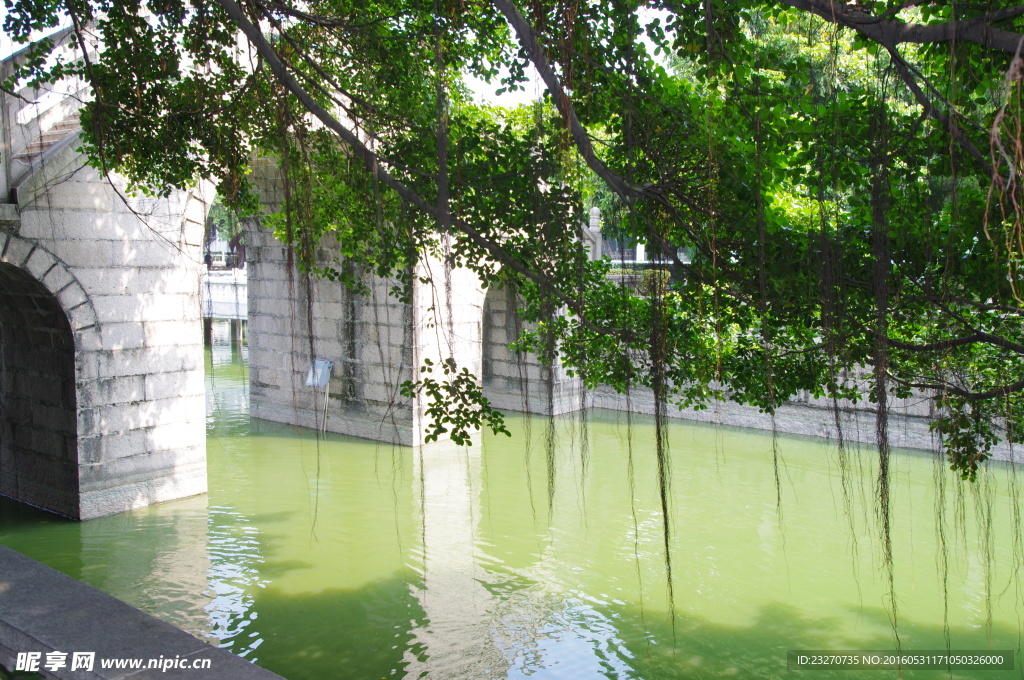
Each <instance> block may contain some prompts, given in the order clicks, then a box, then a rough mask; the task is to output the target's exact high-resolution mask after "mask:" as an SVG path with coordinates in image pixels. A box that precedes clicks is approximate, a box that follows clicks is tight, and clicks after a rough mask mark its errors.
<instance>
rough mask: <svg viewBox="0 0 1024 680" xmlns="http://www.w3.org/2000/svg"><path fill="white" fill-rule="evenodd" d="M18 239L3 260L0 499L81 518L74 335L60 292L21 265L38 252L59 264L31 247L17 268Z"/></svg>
mask: <svg viewBox="0 0 1024 680" xmlns="http://www.w3.org/2000/svg"><path fill="white" fill-rule="evenodd" d="M19 241H21V240H20V239H15V243H13V245H14V248H13V249H12V248H11V247H10V246H11V245H12V243H11V242H10V241H8V243H7V244H5V249H4V253H3V257H0V260H2V262H0V494H2V495H5V496H10V497H12V498H15V499H17V500H20V501H23V502H25V503H29V504H31V505H35V506H38V507H41V508H44V509H46V510H50V511H52V512H56V513H58V514H61V515H65V516H68V517H78V516H79V500H80V499H79V479H78V419H77V399H78V390H77V384H76V379H75V375H76V371H75V334H74V331H73V330H72V323H71V320H70V319H69V315H68V314H66V312H65V310H64V308H63V305H62V303H61V301H60V298H59V297H58V295H57V294H55V292H54V291H52V290H50V289H49V288H48V287H47V286H46V285H44V284H43V283H41V282H40V281H39V280H37V279H36V278H35V277H34V276H33V275H32V274H31V273H30V272H29V271H28V270H27V267H26V268H23V266H24V264H25V262H27V261H28V260H31V259H32V257H33V255H34V254H35V253H34V251H36V250H38V251H39V253H40V254H39V255H37V256H36V260H34V261H35V262H40V261H42V260H45V259H46V257H49V258H51V259H52V260H53V261H52V262H51V263H50V267H47V272H48V271H49V270H50V269H52V267H53V266H55V265H56V264H57V262H56V259H55V258H53V257H52V255H49V253H46V252H45V251H43V250H42V249H37V248H32V249H31V250H29V252H28V253H27V255H26V257H25V260H24V261H23V262H22V263H21V264H22V266H19V265H17V264H14V261H16V260H18V259H19V257H18V256H16V255H15V251H17V250H18V246H19V243H18V242H19ZM20 245H24V243H23V242H22V243H21V244H20ZM9 254H10V255H11V257H8V255H9ZM65 271H66V270H65ZM44 278H45V277H44ZM74 285H77V282H74ZM68 286H72V283H69V284H67V285H65V286H64V287H63V288H61V291H64V290H66V289H67V288H68ZM61 291H57V293H60V292H61ZM78 291H80V292H81V293H82V295H83V296H84V291H81V286H80V285H78ZM74 292H76V291H74V290H72V291H70V292H69V293H66V294H65V298H66V299H67V295H69V294H71V293H74ZM82 304H87V301H86V300H82ZM79 306H81V305H79ZM79 315H80V314H79Z"/></svg>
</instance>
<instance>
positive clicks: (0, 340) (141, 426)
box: [0, 35, 933, 519]
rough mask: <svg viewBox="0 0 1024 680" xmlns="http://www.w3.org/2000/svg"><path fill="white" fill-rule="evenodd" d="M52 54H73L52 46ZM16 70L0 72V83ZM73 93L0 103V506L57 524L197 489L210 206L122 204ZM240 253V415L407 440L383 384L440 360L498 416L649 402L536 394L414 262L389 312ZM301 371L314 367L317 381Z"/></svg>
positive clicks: (493, 325)
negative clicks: (86, 134)
mask: <svg viewBox="0 0 1024 680" xmlns="http://www.w3.org/2000/svg"><path fill="white" fill-rule="evenodd" d="M58 38H60V36H58ZM64 38H66V35H65V36H64ZM61 49H64V50H65V51H67V52H68V55H67V56H68V58H73V57H74V56H75V55H74V49H73V48H72V47H71V46H70V44H69V43H68V42H67V41H66V40H65V41H64V43H63V46H62V47H61ZM21 58H23V55H22V54H20V53H19V54H15V55H13V56H11V57H10V58H8V59H6V60H5V61H3V63H2V65H0V78H6V77H7V76H8V75H9V74H10V73H11V70H12V68H13V67H14V65H15V64H16V63H17V61H18V60H19V59H21ZM88 94H89V93H88V92H87V91H86V88H85V86H84V84H83V83H81V82H76V81H74V80H68V81H66V82H63V83H60V85H59V86H58V87H55V88H53V89H52V91H41V90H33V89H26V90H22V91H21V92H18V93H17V94H16V95H11V94H0V117H2V121H0V122H2V126H0V127H2V131H3V135H2V140H0V159H2V166H3V172H2V173H0V495H4V496H8V497H11V498H14V499H17V500H20V501H23V502H26V503H30V504H32V505H36V506H38V507H41V508H44V509H46V510H50V511H52V512H56V513H59V514H61V515H65V516H67V517H72V518H76V519H87V518H90V517H97V516H101V515H106V514H112V513H116V512H120V511H123V510H127V509H130V508H135V507H140V506H143V505H147V504H150V503H155V502H159V501H164V500H170V499H175V498H181V497H185V496H190V495H195V494H199V493H203V492H205V490H206V453H205V410H204V409H205V402H204V395H203V390H204V380H203V347H202V323H201V319H202V317H203V316H204V311H203V309H202V307H203V305H202V302H201V297H200V284H201V280H202V279H201V277H202V271H203V269H204V267H203V265H202V259H201V255H202V252H201V249H202V242H203V231H204V230H203V226H204V223H205V218H206V213H207V209H208V206H209V205H210V203H211V201H212V198H213V196H212V195H211V191H210V189H209V187H207V186H200V187H199V188H196V189H192V190H188V191H178V192H174V193H172V194H171V195H170V196H169V197H167V198H160V199H153V198H139V197H133V196H130V195H129V194H128V193H127V192H126V191H125V187H124V185H123V182H122V181H121V180H119V179H118V178H117V177H103V176H100V175H99V173H97V171H96V170H94V169H93V168H91V167H89V166H87V165H86V164H85V158H84V157H83V156H82V155H81V154H80V153H79V152H78V151H77V149H78V146H79V139H80V126H79V124H78V109H79V107H80V106H81V103H80V102H81V101H82V100H83V99H86V98H87V97H88ZM254 179H255V181H256V185H257V187H258V188H259V189H260V192H261V195H262V198H263V201H264V204H265V207H266V208H267V209H268V210H274V209H276V208H277V207H278V206H279V205H280V203H281V200H282V198H283V195H284V191H283V178H282V177H281V174H280V171H279V169H278V168H277V167H276V166H275V165H274V163H273V162H272V161H269V160H259V161H257V162H256V167H255V173H254ZM581 237H582V238H583V239H584V242H585V244H586V245H587V247H589V248H590V250H591V253H592V256H597V254H598V253H600V252H601V243H600V233H599V227H598V225H597V224H595V223H594V220H593V219H592V222H591V225H590V226H589V227H582V228H581ZM246 242H247V245H248V248H247V250H248V265H247V278H248V286H247V295H246V297H247V302H248V304H247V309H245V307H246V305H245V304H243V302H242V300H240V298H239V294H240V291H241V288H240V284H239V281H238V280H235V279H232V281H230V282H226V281H220V282H219V283H218V284H217V285H218V286H220V287H221V288H223V290H224V291H225V292H224V293H223V295H222V296H220V297H223V299H220V297H218V296H217V295H214V294H213V293H212V289H211V295H210V303H209V304H210V307H211V309H212V308H213V307H214V306H215V305H217V304H228V305H229V306H230V307H231V308H232V310H233V311H232V314H231V316H233V317H235V318H238V319H241V318H244V316H247V317H248V325H249V326H248V338H249V363H250V388H251V395H250V404H251V414H252V415H253V416H254V417H258V418H264V419H269V420H275V421H279V422H287V423H294V424H296V425H302V426H306V427H312V428H317V429H319V430H325V431H332V432H339V433H344V434H350V435H355V436H359V437H365V438H370V439H375V440H378V441H383V442H391V443H395V444H405V445H418V444H421V443H422V442H423V440H424V434H425V431H426V430H425V428H426V425H427V422H426V420H427V418H426V409H427V407H428V403H427V402H426V400H425V399H423V398H408V397H404V396H403V395H402V394H401V392H400V389H399V388H400V385H401V384H402V383H403V382H404V381H406V380H409V379H411V378H414V377H415V376H416V375H418V368H419V367H420V366H422V365H423V362H424V360H426V359H430V360H432V361H433V362H434V363H435V364H437V363H438V362H439V361H440V360H441V359H442V358H445V357H455V358H456V359H457V361H458V362H459V365H460V367H466V368H468V369H469V370H470V371H471V372H472V373H473V374H474V375H475V376H477V377H478V378H479V379H480V380H481V382H482V384H483V387H484V394H485V396H487V397H488V399H490V400H491V402H492V403H493V404H494V405H495V406H497V407H498V408H500V409H505V410H512V411H526V412H539V413H553V414H559V413H565V412H569V411H575V410H578V409H580V408H584V407H587V406H601V407H606V408H613V409H625V408H631V409H634V410H638V411H650V409H651V406H652V405H651V401H650V398H649V395H644V394H642V393H638V394H634V395H632V396H631V398H630V399H629V400H625V399H623V398H622V397H621V396H620V395H616V394H613V393H611V392H610V391H606V390H600V389H598V390H595V391H592V392H589V393H585V392H584V391H583V390H581V388H580V385H579V383H578V381H577V380H574V379H571V378H569V377H568V376H567V375H566V374H565V372H564V371H563V370H562V369H561V367H560V366H557V365H556V366H554V367H552V369H551V371H552V374H551V377H552V378H553V380H552V381H551V389H550V390H549V389H548V387H547V384H546V377H547V376H546V375H545V373H546V369H545V368H544V367H542V366H541V365H540V363H539V362H538V361H537V360H536V358H534V357H529V356H515V355H514V354H513V353H512V352H511V350H509V348H508V345H509V343H510V342H511V341H512V340H513V339H514V338H515V337H516V336H517V335H518V330H519V328H518V325H519V324H518V320H517V315H516V306H517V305H516V301H515V300H514V299H512V297H511V296H510V295H509V293H508V292H507V291H504V290H501V289H489V290H484V289H482V288H481V286H480V285H479V281H478V280H477V279H476V278H475V275H473V274H472V273H470V272H468V271H465V270H459V269H455V270H451V271H450V273H445V268H444V267H443V266H442V264H441V263H440V262H438V261H436V260H426V261H424V262H421V263H420V264H419V265H418V266H419V267H420V268H421V270H422V271H420V272H419V273H420V274H423V275H427V274H431V273H433V279H434V280H435V282H436V283H435V285H429V284H422V283H417V284H416V285H415V289H414V291H413V299H412V302H411V303H404V302H401V301H399V300H397V299H396V298H395V297H394V296H393V295H391V294H390V289H391V287H392V285H393V282H392V281H389V280H386V279H379V278H373V277H368V278H366V279H365V282H366V284H367V286H368V288H369V291H370V294H369V295H365V296H364V295H354V294H352V293H351V292H350V291H348V289H347V288H345V286H343V285H342V284H340V283H337V282H331V281H325V280H317V279H314V278H310V277H308V276H305V275H304V274H302V273H301V272H299V271H297V270H296V269H295V268H294V267H293V266H292V265H291V264H290V262H291V260H290V258H289V257H288V256H287V252H286V249H285V247H284V246H283V245H282V244H281V243H279V242H277V241H276V240H275V239H274V238H273V236H272V235H271V234H270V232H269V231H268V230H266V229H264V228H263V227H262V226H260V224H259V222H258V221H256V220H254V221H251V222H250V223H249V224H248V227H247V232H246ZM337 253H338V248H337V247H336V244H334V243H332V242H330V240H329V239H327V240H325V241H324V242H323V243H322V244H321V251H320V253H319V257H320V258H321V259H322V261H323V262H325V263H334V262H335V261H336V259H337ZM446 277H449V278H448V279H447V280H445V279H446ZM211 281H212V280H211ZM208 283H209V284H210V285H211V286H212V285H213V284H212V282H208ZM449 284H450V286H451V294H448V292H447V288H448V285H449ZM207 311H208V312H209V311H210V310H207ZM314 362H323V363H322V364H320V365H321V366H322V367H324V369H325V370H322V371H320V373H319V375H317V374H316V372H314V371H313V370H312V365H313V363H314ZM318 377H322V378H323V379H322V380H317V378H318ZM437 377H440V376H437ZM826 407H827V403H819V402H816V401H815V400H813V399H811V398H810V397H806V398H804V399H803V400H802V401H800V400H798V401H796V402H794V403H791V404H789V405H787V406H785V407H783V408H782V409H780V411H779V412H778V413H777V414H776V416H775V418H774V419H772V418H770V417H768V416H765V415H764V414H759V413H757V412H756V410H755V409H749V408H746V407H741V406H735V405H722V406H721V407H719V408H714V409H709V410H706V411H680V412H672V413H670V415H675V416H677V417H683V418H692V419H698V420H711V421H713V422H718V423H723V424H732V425H742V426H748V427H761V428H775V429H778V430H779V431H783V432H795V433H800V434H811V435H818V436H830V435H834V432H833V427H834V423H835V419H834V418H833V417H832V415H831V414H829V413H826V412H825V408H826ZM929 408H930V403H929V402H928V401H927V400H916V401H907V402H906V403H905V404H902V405H900V406H899V407H898V408H897V409H894V411H895V412H896V415H895V416H894V418H896V419H897V421H896V423H895V425H894V426H890V431H891V432H892V433H894V434H895V441H894V443H896V444H899V445H905V446H911V447H915V448H930V447H931V446H932V444H933V442H932V441H931V434H930V432H929V431H928V427H927V416H928V415H929ZM862 409H863V407H855V406H849V407H847V408H844V409H843V412H842V414H841V418H842V419H845V420H846V422H847V425H846V427H847V428H849V429H847V431H846V432H845V433H844V434H845V436H846V437H847V439H848V440H860V441H870V437H871V432H872V429H873V428H872V427H871V426H870V419H871V418H872V417H873V416H872V415H871V414H870V413H865V412H863V410H862Z"/></svg>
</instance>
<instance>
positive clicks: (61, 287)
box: [0, 140, 212, 519]
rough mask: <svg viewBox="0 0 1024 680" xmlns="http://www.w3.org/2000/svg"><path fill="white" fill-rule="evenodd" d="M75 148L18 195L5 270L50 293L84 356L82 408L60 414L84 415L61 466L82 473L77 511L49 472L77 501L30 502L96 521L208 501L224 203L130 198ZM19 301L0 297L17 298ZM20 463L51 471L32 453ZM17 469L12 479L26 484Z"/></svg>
mask: <svg viewBox="0 0 1024 680" xmlns="http://www.w3.org/2000/svg"><path fill="white" fill-rule="evenodd" d="M73 142H74V140H72V143H62V144H61V145H59V146H57V147H54V148H53V149H51V150H50V151H51V152H50V153H48V154H46V155H44V156H43V157H42V159H40V160H39V161H38V163H37V165H36V166H35V167H34V169H33V171H32V172H31V173H29V174H28V175H26V176H25V177H24V178H23V179H22V180H21V181H20V182H19V183H18V184H17V186H15V187H14V190H15V193H16V195H17V199H18V203H17V206H16V208H17V209H16V211H13V212H12V211H10V210H9V211H7V215H8V219H7V221H6V222H3V224H2V225H0V228H2V230H3V233H2V234H0V241H2V251H0V252H2V255H0V261H2V262H3V263H5V266H6V267H8V268H9V270H11V271H13V270H17V271H18V272H20V273H21V274H24V275H25V276H28V277H30V278H31V279H32V280H33V281H34V282H37V283H38V289H39V290H40V291H42V292H43V293H48V294H49V296H50V299H51V300H52V302H53V304H54V305H55V307H54V309H58V310H60V311H61V312H62V313H63V315H64V320H63V322H64V323H65V324H67V326H68V328H67V336H68V337H69V338H70V339H71V341H72V342H73V348H74V353H73V355H72V357H73V358H72V362H73V366H72V368H73V373H72V375H73V380H74V390H73V392H74V403H73V406H68V403H67V400H65V402H64V403H63V406H62V408H72V409H73V410H72V413H73V420H74V427H75V429H76V431H77V432H76V436H75V439H76V442H77V443H76V445H75V446H73V447H72V448H74V449H76V450H75V451H73V452H72V451H67V452H66V459H65V460H64V462H63V463H62V465H68V466H70V467H69V468H68V469H69V470H72V469H73V475H72V476H73V478H74V482H75V484H74V485H73V486H76V487H77V488H76V489H75V493H77V504H76V503H75V502H74V501H72V500H68V499H70V498H71V496H69V495H68V492H67V489H65V488H64V487H65V486H66V485H67V482H66V480H65V481H61V480H60V479H58V478H57V477H56V476H53V475H49V474H47V475H43V477H45V478H47V479H50V480H51V481H52V484H51V486H52V488H51V489H50V490H49V491H48V492H47V493H54V494H57V496H60V497H62V498H65V500H63V501H61V502H59V503H52V504H51V503H49V502H46V503H44V502H41V501H38V497H33V498H35V499H36V500H32V499H29V498H21V499H22V500H26V501H27V502H30V503H34V504H38V505H40V506H41V507H44V508H46V509H49V510H53V511H55V512H59V513H60V514H64V515H67V516H70V517H75V518H79V519H87V518H90V517H96V516H100V515H106V514H112V513H116V512H120V511H123V510H126V509H129V508H133V507H140V506H143V505H147V504H150V503H155V502H159V501H163V500H170V499H174V498H181V497H184V496H190V495H194V494H198V493H203V492H205V491H206V448H205V446H206V445H205V404H204V389H205V388H204V380H203V346H202V326H201V316H200V315H201V311H200V298H199V279H200V266H201V247H202V237H203V225H204V222H205V215H206V210H207V205H208V204H209V201H210V200H211V199H212V195H211V192H210V191H209V190H208V189H203V190H199V189H197V190H194V191H188V192H176V193H174V194H172V195H171V196H170V197H169V198H167V199H151V198H136V197H131V196H129V195H128V194H127V192H126V190H125V187H124V186H121V185H117V184H115V185H113V186H112V185H111V184H110V183H108V181H107V179H105V178H101V177H99V176H98V174H97V173H96V172H95V171H93V170H92V169H91V168H86V167H84V163H83V161H84V159H83V158H82V157H81V155H80V154H78V153H77V152H76V150H75V149H76V147H77V144H76V143H73ZM114 181H115V182H116V181H117V180H116V179H115V180H114ZM12 218H14V219H12ZM13 291H14V288H12V287H11V286H7V287H6V288H5V290H3V291H0V296H3V297H5V298H8V299H9V300H13V299H16V296H15V297H11V296H12V294H13V293H12V292H13ZM44 297H45V295H44ZM10 342H15V343H16V342H17V341H16V340H15V339H11V341H10ZM10 342H8V341H7V338H6V337H5V345H4V347H5V350H6V349H7V348H9V347H11V346H12V345H11V344H10ZM16 363H20V362H16ZM12 370H13V369H12ZM19 370H20V369H19ZM5 381H6V378H5ZM6 387H7V383H6V382H5V392H4V394H5V396H6V395H9V394H10V395H16V394H19V391H18V390H17V389H16V388H15V389H14V391H13V392H8V391H7V389H6ZM8 422H13V421H10V420H9V419H8ZM47 427H50V426H47ZM61 432H62V434H63V436H65V437H66V438H67V437H70V434H69V433H68V432H66V431H63V430H61ZM16 441H17V440H15V442H16ZM15 457H17V458H18V459H19V460H22V461H24V460H31V461H33V462H32V463H30V467H33V468H34V467H35V466H36V465H37V464H39V465H41V464H42V463H37V462H36V461H40V460H42V458H41V457H40V456H39V455H38V452H33V451H32V450H30V449H25V448H21V449H20V450H19V451H18V452H17V453H16V454H15ZM12 469H13V468H6V469H4V470H3V471H0V472H2V474H0V476H2V477H6V478H14V477H17V478H19V479H25V477H24V474H22V473H21V472H18V473H17V474H15V473H13V472H11V470H12ZM69 474H70V473H69ZM0 493H4V494H5V495H14V496H15V497H18V496H17V494H13V493H12V494H9V493H7V492H6V491H0ZM72 495H73V494H72Z"/></svg>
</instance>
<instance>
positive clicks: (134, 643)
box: [0, 546, 282, 680]
mask: <svg viewBox="0 0 1024 680" xmlns="http://www.w3.org/2000/svg"><path fill="white" fill-rule="evenodd" d="M54 651H59V652H64V653H67V666H66V667H64V668H62V669H59V670H55V671H47V670H44V669H43V668H42V666H40V673H41V674H42V675H43V676H44V677H46V678H57V679H58V680H127V679H129V678H130V679H131V680H144V679H147V680H148V679H149V678H162V679H166V680H171V679H172V678H179V679H180V680H282V679H281V677H280V676H278V675H275V674H273V673H271V672H270V671H268V670H265V669H263V668H260V667H259V666H256V665H254V664H252V663H250V662H248V661H246V660H245V659H242V658H241V657H237V656H235V655H234V654H231V653H230V652H228V651H226V650H223V649H217V648H216V647H213V646H211V645H209V644H207V643H205V642H203V641H202V640H199V639H197V638H194V637H192V636H191V635H189V634H188V633H186V632H185V631H183V630H180V629H178V628H175V627H174V626H172V625H170V624H168V623H164V622H163V621H160V620H159V619H157V618H155V617H153V616H150V615H149V614H146V613H145V612H142V611H140V610H138V609H136V608H134V607H132V606H130V605H127V604H125V603H124V602H121V601H120V600H117V599H115V598H113V597H111V596H109V595H106V594H105V593H101V592H100V591H98V590H96V589H95V588H92V587H90V586H87V585H85V584H84V583H81V582H79V581H76V580H75V579H73V578H71V577H70V576H67V575H65V574H62V573H60V572H59V571H56V570H54V569H51V568H50V567H47V566H46V565H44V564H40V563H39V562H36V561H35V560H32V559H29V558H28V557H25V556H24V555H22V554H20V553H17V552H15V551H13V550H11V549H10V548H6V547H4V546H0V665H3V666H5V667H6V668H7V669H8V670H14V665H15V660H16V657H17V653H18V652H41V653H42V660H43V661H44V662H45V660H46V654H47V653H48V652H54ZM73 652H95V653H96V657H95V664H94V667H93V670H92V671H89V672H87V671H82V670H76V671H74V672H72V671H71V670H70V667H71V655H72V653H73ZM161 657H163V658H164V659H179V658H180V659H181V660H183V661H185V663H186V664H187V665H189V666H191V664H192V662H193V661H195V660H199V659H209V667H208V668H206V669H201V668H170V669H168V670H167V671H166V672H164V671H161V669H160V668H145V666H146V664H147V662H148V660H149V659H160V658H161ZM111 659H142V665H143V668H142V669H141V670H138V669H123V668H122V669H114V668H110V669H105V668H102V667H101V661H104V660H111Z"/></svg>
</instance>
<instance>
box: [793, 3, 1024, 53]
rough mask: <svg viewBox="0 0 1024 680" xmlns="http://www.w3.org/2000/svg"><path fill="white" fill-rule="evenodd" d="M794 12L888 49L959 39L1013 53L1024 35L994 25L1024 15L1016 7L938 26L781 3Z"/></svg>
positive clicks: (851, 9) (848, 8)
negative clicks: (802, 13) (815, 16)
mask: <svg viewBox="0 0 1024 680" xmlns="http://www.w3.org/2000/svg"><path fill="white" fill-rule="evenodd" d="M779 1H780V2H781V3H782V4H784V5H788V6H790V7H793V8H795V9H800V10H803V11H805V12H811V13H812V14H816V15H818V16H819V17H821V18H822V19H825V20H826V21H829V22H831V23H834V24H839V25H840V26H846V27H847V28H852V29H853V30H855V31H857V32H858V33H860V34H861V35H863V36H864V37H865V38H868V39H869V40H871V41H873V42H876V43H878V44H879V45H882V46H883V47H886V48H894V47H895V46H896V45H898V44H900V43H940V42H949V41H951V40H956V41H960V42H972V43H977V44H979V45H983V46H985V47H988V48H990V49H994V50H998V51H1000V52H1008V53H1010V54H1013V53H1014V52H1016V50H1017V43H1018V42H1020V39H1021V34H1020V33H1017V32H1014V31H1007V30H1005V29H1002V28H996V27H995V26H993V25H992V24H995V23H998V22H1000V21H1005V20H1006V19H1010V18H1013V17H1015V16H1018V15H1019V14H1021V13H1022V12H1024V7H1022V6H1020V5H1018V6H1016V7H1012V8H1007V9H1004V10H1000V11H996V12H990V13H988V14H983V15H981V16H979V17H975V18H972V19H961V20H960V21H945V22H942V23H936V24H912V23H908V22H906V21H902V20H900V19H888V18H884V16H885V15H882V16H877V17H876V16H872V15H871V14H868V13H867V12H865V11H864V10H863V9H861V8H860V7H859V6H856V5H849V4H846V3H843V2H834V1H833V0H779Z"/></svg>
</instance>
